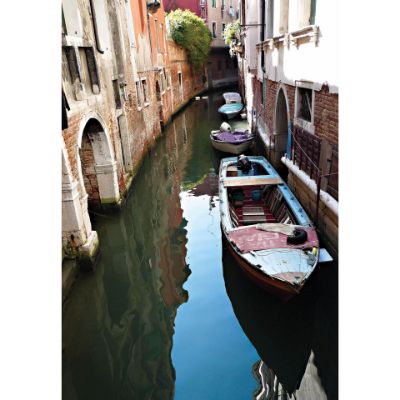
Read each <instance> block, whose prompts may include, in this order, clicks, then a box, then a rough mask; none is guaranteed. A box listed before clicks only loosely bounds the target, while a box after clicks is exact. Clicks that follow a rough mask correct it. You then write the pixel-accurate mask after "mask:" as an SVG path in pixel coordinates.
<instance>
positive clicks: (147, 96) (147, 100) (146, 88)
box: [140, 77, 150, 107]
mask: <svg viewBox="0 0 400 400" xmlns="http://www.w3.org/2000/svg"><path fill="white" fill-rule="evenodd" d="M143 82H144V83H145V84H143ZM140 83H141V86H142V93H143V107H147V106H148V105H149V104H150V93H149V86H148V82H147V78H146V77H145V78H140Z"/></svg>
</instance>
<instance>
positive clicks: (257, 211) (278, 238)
mask: <svg viewBox="0 0 400 400" xmlns="http://www.w3.org/2000/svg"><path fill="white" fill-rule="evenodd" d="M219 196H220V212H221V226H222V231H223V234H224V237H225V239H226V240H227V242H228V244H229V246H228V248H229V250H230V251H231V252H232V254H233V256H234V258H235V259H236V261H237V262H238V264H239V265H240V267H241V268H242V269H243V271H244V272H245V273H246V274H247V276H248V277H249V278H251V279H252V280H253V281H255V282H256V283H257V284H259V285H260V286H262V287H264V288H265V289H266V290H268V291H269V292H271V293H273V294H275V295H277V296H278V297H279V298H281V299H282V300H289V299H290V298H291V297H293V296H295V295H296V294H298V293H299V292H300V291H301V289H302V287H303V286H304V284H305V283H306V281H307V280H308V278H309V277H310V275H311V274H312V272H313V271H314V269H315V267H316V265H317V263H318V256H319V241H318V237H317V233H316V230H315V228H314V226H313V224H312V222H311V220H310V219H309V217H308V216H307V214H306V212H305V210H304V209H303V207H302V206H301V205H300V203H299V202H298V200H297V199H296V198H295V196H294V195H293V193H292V192H291V191H290V189H289V187H288V186H287V185H286V183H285V182H284V181H283V180H282V179H281V178H280V176H279V175H278V173H277V172H276V171H275V169H274V168H273V167H272V165H271V164H270V163H269V162H268V161H267V160H266V159H265V158H264V157H260V156H249V157H244V156H240V157H229V158H224V159H222V160H221V164H220V175H219Z"/></svg>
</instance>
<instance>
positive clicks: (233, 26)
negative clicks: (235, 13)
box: [223, 20, 240, 56]
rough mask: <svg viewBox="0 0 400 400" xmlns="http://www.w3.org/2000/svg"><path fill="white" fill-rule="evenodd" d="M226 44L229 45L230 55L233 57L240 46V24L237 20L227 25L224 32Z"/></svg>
mask: <svg viewBox="0 0 400 400" xmlns="http://www.w3.org/2000/svg"><path fill="white" fill-rule="evenodd" d="M223 37H224V39H225V43H226V44H227V45H229V47H230V49H229V53H230V54H231V56H233V55H234V54H235V53H236V51H235V49H236V46H238V45H240V22H239V20H236V21H234V22H230V23H229V24H228V25H226V27H225V30H224V32H223Z"/></svg>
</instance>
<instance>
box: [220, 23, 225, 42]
mask: <svg viewBox="0 0 400 400" xmlns="http://www.w3.org/2000/svg"><path fill="white" fill-rule="evenodd" d="M225 26H226V24H222V30H221V37H222V39H223V38H224V31H225Z"/></svg>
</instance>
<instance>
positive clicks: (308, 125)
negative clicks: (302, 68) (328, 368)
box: [294, 81, 315, 134]
mask: <svg viewBox="0 0 400 400" xmlns="http://www.w3.org/2000/svg"><path fill="white" fill-rule="evenodd" d="M301 89H306V90H311V112H310V114H311V121H307V120H306V119H304V118H301V116H299V113H300V109H301V104H300V101H301V94H300V90H301ZM294 116H295V117H294V123H295V124H296V125H298V126H300V127H302V128H303V129H304V130H306V131H307V132H309V133H312V134H315V125H314V118H315V88H314V83H313V82H301V81H300V82H296V90H295V95H294Z"/></svg>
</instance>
